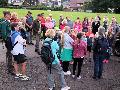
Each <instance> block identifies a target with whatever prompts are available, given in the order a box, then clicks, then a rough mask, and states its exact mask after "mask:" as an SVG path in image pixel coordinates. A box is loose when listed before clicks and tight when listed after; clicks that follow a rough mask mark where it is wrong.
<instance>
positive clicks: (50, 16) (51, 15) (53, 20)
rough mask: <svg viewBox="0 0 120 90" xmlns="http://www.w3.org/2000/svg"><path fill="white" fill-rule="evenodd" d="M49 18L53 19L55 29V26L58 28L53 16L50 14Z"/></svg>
mask: <svg viewBox="0 0 120 90" xmlns="http://www.w3.org/2000/svg"><path fill="white" fill-rule="evenodd" d="M49 17H50V19H51V22H52V23H53V27H55V26H56V21H55V19H54V18H53V17H52V14H49Z"/></svg>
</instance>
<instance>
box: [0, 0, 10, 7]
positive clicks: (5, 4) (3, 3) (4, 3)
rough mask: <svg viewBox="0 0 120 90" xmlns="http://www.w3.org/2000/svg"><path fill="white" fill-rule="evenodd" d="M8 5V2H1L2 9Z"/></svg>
mask: <svg viewBox="0 0 120 90" xmlns="http://www.w3.org/2000/svg"><path fill="white" fill-rule="evenodd" d="M7 5H8V0H0V7H5V6H7Z"/></svg>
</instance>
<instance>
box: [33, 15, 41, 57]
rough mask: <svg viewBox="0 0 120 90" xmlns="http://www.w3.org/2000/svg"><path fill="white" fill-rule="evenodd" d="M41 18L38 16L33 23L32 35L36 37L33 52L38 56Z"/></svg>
mask: <svg viewBox="0 0 120 90" xmlns="http://www.w3.org/2000/svg"><path fill="white" fill-rule="evenodd" d="M41 18H42V15H41V14H38V15H37V19H36V20H34V21H33V26H32V27H33V33H34V35H35V37H36V44H35V52H37V53H38V54H39V55H40V48H39V42H40V33H41Z"/></svg>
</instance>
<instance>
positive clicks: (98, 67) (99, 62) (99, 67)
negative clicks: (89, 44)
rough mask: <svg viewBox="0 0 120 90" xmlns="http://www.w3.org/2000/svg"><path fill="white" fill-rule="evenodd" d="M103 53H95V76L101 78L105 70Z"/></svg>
mask: <svg viewBox="0 0 120 90" xmlns="http://www.w3.org/2000/svg"><path fill="white" fill-rule="evenodd" d="M103 57H104V56H103V55H98V54H94V55H93V60H94V77H98V78H101V76H102V71H103Z"/></svg>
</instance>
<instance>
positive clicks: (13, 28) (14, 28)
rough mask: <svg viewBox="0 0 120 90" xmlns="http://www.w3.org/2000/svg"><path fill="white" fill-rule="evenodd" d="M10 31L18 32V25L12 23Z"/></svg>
mask: <svg viewBox="0 0 120 90" xmlns="http://www.w3.org/2000/svg"><path fill="white" fill-rule="evenodd" d="M11 29H12V30H16V31H19V25H18V23H12V24H11Z"/></svg>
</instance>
